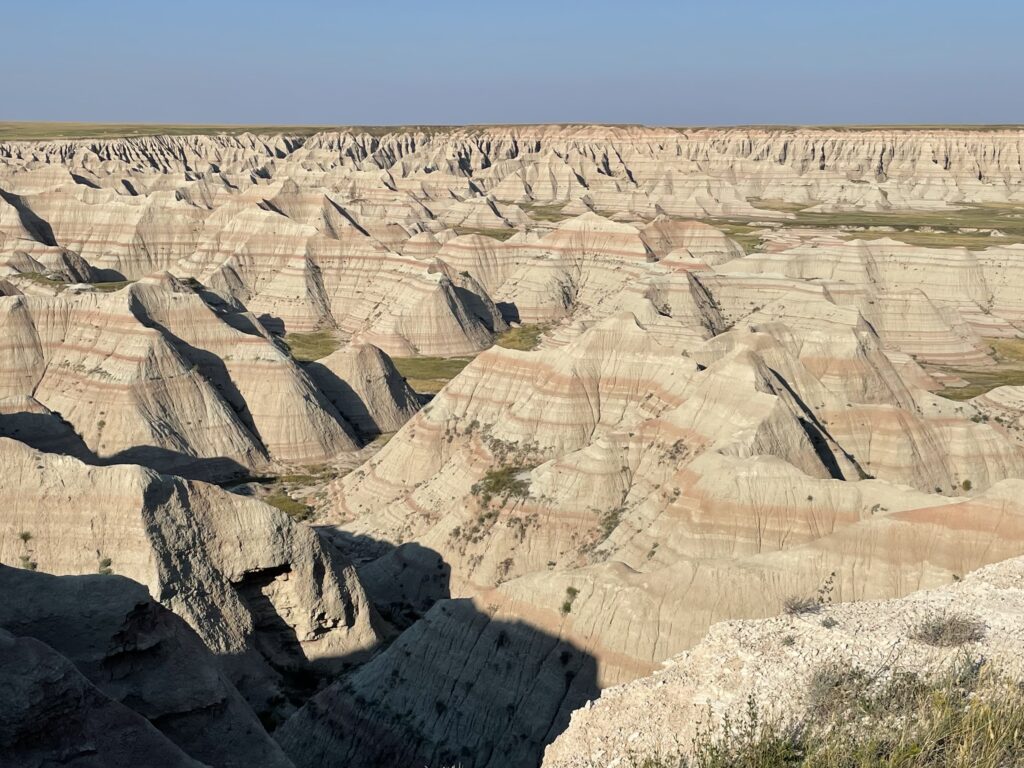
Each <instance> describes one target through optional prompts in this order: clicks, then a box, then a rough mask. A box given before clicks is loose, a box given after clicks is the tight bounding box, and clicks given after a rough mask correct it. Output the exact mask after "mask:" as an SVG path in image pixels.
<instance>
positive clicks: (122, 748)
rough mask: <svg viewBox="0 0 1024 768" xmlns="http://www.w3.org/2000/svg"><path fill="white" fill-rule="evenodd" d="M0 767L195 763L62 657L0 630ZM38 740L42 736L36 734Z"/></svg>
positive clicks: (179, 767) (177, 766)
mask: <svg viewBox="0 0 1024 768" xmlns="http://www.w3.org/2000/svg"><path fill="white" fill-rule="evenodd" d="M0 693H3V695H4V706H3V708H2V709H0V749H2V750H3V753H2V754H3V760H4V765H5V766H8V765H9V766H12V767H13V766H44V765H54V764H55V763H57V762H60V763H64V764H71V765H76V766H83V768H107V767H108V766H111V765H146V764H156V765H162V766H170V768H201V766H202V765H203V763H200V762H198V761H196V760H193V759H192V758H190V757H189V756H188V755H186V754H185V753H184V752H182V751H181V750H180V749H179V748H178V747H177V746H175V744H174V743H173V742H172V741H171V740H170V739H168V738H167V737H166V736H164V735H163V734H162V733H160V731H158V730H157V729H156V728H154V727H153V726H152V725H151V724H150V723H149V722H148V721H147V720H146V719H145V718H144V717H142V715H140V714H138V713H136V712H134V711H132V710H131V709H129V708H128V707H126V706H124V705H123V704H119V703H118V702H116V701H114V700H113V699H111V698H109V697H107V696H105V695H103V693H101V692H100V691H99V689H97V688H96V687H95V686H94V685H92V684H91V683H90V682H89V681H88V680H87V679H86V678H85V677H84V676H83V675H82V674H81V673H80V672H79V671H78V670H76V669H75V667H74V665H73V664H72V663H71V662H70V661H69V660H68V659H66V658H65V657H63V656H61V655H60V654H59V653H57V652H56V651H54V650H53V649H52V648H49V647H48V646H46V645H45V644H44V643H40V642H39V641H38V640H33V639H32V638H30V637H29V638H17V637H14V636H12V635H11V634H10V633H9V632H6V631H4V630H0ZM41 737H42V738H41Z"/></svg>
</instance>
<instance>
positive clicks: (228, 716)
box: [0, 566, 291, 768]
mask: <svg viewBox="0 0 1024 768" xmlns="http://www.w3.org/2000/svg"><path fill="white" fill-rule="evenodd" d="M0 593H2V594H3V595H4V600H3V601H2V603H0V629H3V630H6V631H7V632H9V633H10V634H11V635H13V636H15V637H17V638H20V639H21V640H24V639H25V638H32V639H33V640H36V641H38V642H39V643H43V644H45V645H46V646H48V647H49V648H50V649H52V651H54V652H56V653H57V654H60V655H61V656H62V657H64V659H66V660H67V661H70V662H71V663H72V664H74V668H75V669H76V670H77V671H78V672H79V673H80V674H81V675H83V676H84V677H86V678H87V679H88V681H89V683H91V684H92V685H93V686H95V687H96V688H97V689H99V692H100V693H101V694H102V696H105V697H107V698H109V699H110V700H111V702H110V703H108V704H107V705H106V707H107V708H108V709H111V710H114V709H116V705H115V704H114V703H113V702H117V703H118V704H121V705H123V706H124V707H126V708H128V709H130V710H133V711H134V712H135V713H137V714H138V715H141V716H142V717H144V718H145V719H146V720H148V721H149V722H150V723H152V724H153V726H155V727H156V728H157V730H159V731H160V732H161V733H162V734H163V735H164V736H165V737H167V739H169V740H170V741H171V742H173V743H174V744H175V745H176V746H177V747H178V748H179V749H181V751H182V752H184V753H186V754H187V755H189V756H190V757H192V758H193V759H195V760H196V761H198V762H200V763H202V764H204V765H210V766H225V768H227V767H229V766H238V767H239V768H241V766H252V765H259V766H268V768H287V767H288V766H290V765H291V763H290V762H289V761H288V759H287V758H285V756H284V754H283V753H282V752H281V750H280V748H279V747H278V746H277V744H276V742H274V741H273V740H272V739H271V738H270V737H269V736H268V735H267V734H266V732H265V731H264V729H263V726H262V725H261V724H260V722H259V720H258V719H257V718H256V715H255V714H254V713H253V711H252V709H250V707H249V705H248V704H246V702H245V700H244V699H243V698H242V697H241V695H240V694H239V693H238V691H237V690H235V688H234V686H233V685H231V683H230V682H228V680H227V679H226V677H225V676H224V673H223V672H222V671H221V668H220V665H219V663H218V661H217V659H216V657H214V655H213V654H212V653H211V652H210V651H209V650H208V649H207V648H206V646H205V645H203V642H202V641H201V640H200V639H199V638H198V637H197V636H196V635H195V633H194V632H193V631H192V630H191V629H190V628H189V627H188V625H187V624H185V622H184V621H182V620H181V619H180V618H178V617H177V616H175V615H174V614H173V613H171V612H170V611H168V610H167V609H166V608H163V607H162V606H160V605H159V604H157V603H155V602H154V601H153V600H152V599H151V598H150V597H149V595H148V594H147V592H146V589H145V587H143V586H142V585H140V584H136V583H135V582H132V581H129V580H128V579H125V578H123V577H120V576H113V575H92V576H62V577H57V576H50V575H46V574H42V573H34V572H32V571H29V570H19V569H14V568H9V567H7V566H0ZM54 655H55V654H54ZM24 674H27V675H31V674H32V673H30V672H28V671H27V670H26V671H25V672H24ZM70 677H71V676H70V675H69V678H70ZM50 695H53V694H52V693H51V694H50ZM55 698H56V697H55ZM97 698H98V697H97ZM5 701H6V702H8V704H11V703H14V699H13V698H8V697H5ZM52 703H53V702H51V704H52ZM20 727H22V728H24V729H25V730H26V731H27V730H29V729H35V732H36V733H37V740H38V742H39V743H42V744H49V745H50V746H51V749H53V751H54V752H57V751H58V750H57V747H56V744H55V742H57V741H58V739H56V738H55V737H54V735H53V732H49V733H48V732H47V730H46V723H43V722H37V723H34V724H32V723H29V722H23V723H22V724H21V726H20ZM65 727H66V726H57V727H56V728H55V731H57V732H60V731H62V730H63V729H64V728H65ZM137 731H138V733H139V735H140V736H141V737H144V736H145V734H146V733H147V731H148V729H146V728H143V727H141V726H139V727H138V728H137ZM142 740H143V741H145V738H143V739H142ZM87 744H88V742H87V741H83V742H81V743H80V744H79V745H78V746H79V749H82V750H85V749H86V746H87ZM7 747H8V748H12V749H16V747H15V746H14V745H12V744H10V743H8V744H7ZM126 758H127V755H125V756H124V758H121V759H126ZM106 759H107V763H106V764H108V765H115V764H124V763H122V762H118V760H115V759H112V758H110V757H109V756H108V757H107V758H106ZM149 759H150V760H153V759H155V758H153V757H151V758H149ZM22 764H23V765H26V766H27V765H29V764H30V763H29V762H25V763H22ZM76 764H77V763H76Z"/></svg>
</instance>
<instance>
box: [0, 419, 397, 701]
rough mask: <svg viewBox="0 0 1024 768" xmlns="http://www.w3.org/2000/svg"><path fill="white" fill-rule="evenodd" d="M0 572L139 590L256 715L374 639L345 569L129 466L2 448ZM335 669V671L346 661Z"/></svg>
mask: <svg viewBox="0 0 1024 768" xmlns="http://www.w3.org/2000/svg"><path fill="white" fill-rule="evenodd" d="M0 454H2V456H3V464H4V466H5V467H6V468H7V471H5V472H4V473H3V476H2V478H0V493H3V496H4V498H5V499H9V500H10V503H8V504H6V505H5V506H4V509H3V511H2V513H0V562H3V563H6V564H9V565H15V566H17V565H20V566H22V567H26V566H30V567H31V568H33V569H35V568H38V569H40V570H42V571H46V572H49V573H55V574H85V573H95V572H97V570H99V571H111V570H112V571H113V572H115V573H117V574H119V575H125V576H128V577H129V578H131V579H134V580H135V581H138V582H140V583H141V584H144V585H145V586H146V587H147V588H148V589H149V592H150V594H151V595H152V596H153V598H154V599H156V600H158V601H159V602H161V603H162V604H163V605H165V606H166V607H168V608H170V609H171V610H173V611H174V612H175V613H177V614H178V615H179V616H181V617H182V618H184V619H185V620H186V621H187V622H188V623H189V624H190V625H191V626H192V627H193V629H195V630H196V632H197V633H198V634H199V635H200V637H202V638H203V640H204V642H205V643H206V644H207V645H208V646H209V647H210V648H211V649H212V650H213V651H214V652H215V653H217V654H218V655H219V657H220V659H221V661H222V663H223V664H224V667H225V669H226V670H227V672H228V674H229V677H230V678H231V679H232V680H233V681H234V682H235V683H236V684H237V685H238V686H239V688H240V690H242V692H243V694H244V695H245V696H246V698H247V699H248V700H249V701H250V702H251V703H252V704H253V705H254V706H255V707H256V708H257V709H258V710H260V711H263V710H269V709H271V708H272V706H271V702H273V701H274V700H275V697H278V696H279V694H280V692H281V690H282V687H284V683H287V681H288V679H289V675H292V674H298V673H301V672H303V671H311V672H314V673H334V672H337V671H338V670H339V669H341V668H343V667H344V666H345V664H346V663H349V662H351V661H354V660H356V659H358V658H359V656H360V654H363V653H365V652H367V651H368V650H369V649H370V648H372V647H373V645H374V644H375V643H376V641H377V639H378V634H377V630H376V629H375V619H374V614H373V610H372V609H371V608H370V606H369V604H368V602H367V600H366V597H365V595H364V593H363V590H362V587H361V585H360V584H359V581H358V579H357V577H356V574H355V571H354V570H353V568H352V567H351V566H350V565H348V564H347V562H346V561H344V560H343V559H341V558H340V556H339V555H338V554H337V553H336V552H335V551H333V550H332V549H331V548H330V547H327V546H325V545H324V544H322V543H321V541H320V539H319V537H318V536H317V535H316V533H314V532H313V531H312V530H311V529H310V528H308V527H306V526H302V525H300V524H297V523H294V522H292V521H291V520H290V518H289V517H288V516H287V515H285V514H284V513H282V512H279V511H277V510H275V509H273V508H272V507H269V506H267V505H265V504H263V503H261V502H259V501H256V500H254V499H247V498H245V497H242V496H237V495H234V494H230V493H227V492H226V491H222V490H220V489H219V488H217V487H215V486H211V485H207V484H205V483H192V482H188V481H185V480H181V479H179V478H172V477H167V476H163V475H158V474H156V473H155V472H153V471H151V470H147V469H143V468H141V467H138V466H114V467H91V466H87V465H85V464H82V463H81V462H79V461H77V460H76V459H73V458H70V457H65V456H56V455H52V454H43V453H39V452H38V451H34V450H32V449H31V448H28V447H27V446H25V445H23V444H21V443H18V442H16V441H13V440H8V439H5V438H3V439H0ZM346 659H347V660H346Z"/></svg>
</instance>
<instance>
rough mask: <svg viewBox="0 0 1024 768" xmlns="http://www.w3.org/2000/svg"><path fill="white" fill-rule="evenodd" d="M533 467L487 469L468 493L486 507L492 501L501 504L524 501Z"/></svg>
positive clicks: (528, 491) (528, 493)
mask: <svg viewBox="0 0 1024 768" xmlns="http://www.w3.org/2000/svg"><path fill="white" fill-rule="evenodd" d="M531 469H533V467H524V466H503V467H497V468H495V469H489V470H487V472H485V473H484V476H483V478H481V479H480V481H479V482H477V483H474V484H473V487H472V488H471V489H470V492H471V493H472V494H473V495H474V496H477V497H478V498H479V499H480V502H481V503H482V504H483V505H484V506H487V505H488V504H490V503H491V501H492V500H493V499H500V500H501V502H502V504H504V502H506V501H508V500H509V499H512V498H514V499H524V498H526V497H527V496H529V495H530V478H529V476H528V473H529V471H530V470H531Z"/></svg>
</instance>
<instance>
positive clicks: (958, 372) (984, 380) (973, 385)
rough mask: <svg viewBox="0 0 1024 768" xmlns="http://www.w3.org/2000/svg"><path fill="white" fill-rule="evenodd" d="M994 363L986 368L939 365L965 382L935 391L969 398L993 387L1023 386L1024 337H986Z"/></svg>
mask: <svg viewBox="0 0 1024 768" xmlns="http://www.w3.org/2000/svg"><path fill="white" fill-rule="evenodd" d="M989 344H990V345H991V347H992V352H993V353H994V356H995V359H996V365H995V366H990V367H986V368H940V369H939V370H942V371H944V372H945V373H951V374H953V375H954V376H958V377H960V378H961V379H964V380H965V381H967V382H968V385H967V386H966V387H946V388H945V389H942V390H940V391H939V392H937V393H936V394H939V395H941V396H942V397H945V398H947V399H949V400H970V399H971V398H972V397H977V396H978V395H983V394H985V393H986V392H990V391H991V390H993V389H995V388H996V387H1006V386H1011V387H1020V386H1024V339H989Z"/></svg>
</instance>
